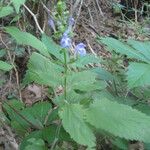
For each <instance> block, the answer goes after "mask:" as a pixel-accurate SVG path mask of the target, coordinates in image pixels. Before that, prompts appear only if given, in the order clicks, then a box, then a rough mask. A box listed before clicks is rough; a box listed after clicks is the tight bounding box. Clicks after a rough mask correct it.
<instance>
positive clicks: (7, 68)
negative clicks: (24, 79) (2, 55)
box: [0, 60, 13, 71]
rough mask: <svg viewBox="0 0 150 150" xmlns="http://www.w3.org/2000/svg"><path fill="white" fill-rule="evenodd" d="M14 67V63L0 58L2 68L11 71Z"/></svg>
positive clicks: (0, 68) (0, 67)
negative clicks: (11, 63)
mask: <svg viewBox="0 0 150 150" xmlns="http://www.w3.org/2000/svg"><path fill="white" fill-rule="evenodd" d="M12 68H13V66H12V65H10V64H8V63H6V62H4V61H1V60H0V70H3V71H10V70H11V69H12Z"/></svg>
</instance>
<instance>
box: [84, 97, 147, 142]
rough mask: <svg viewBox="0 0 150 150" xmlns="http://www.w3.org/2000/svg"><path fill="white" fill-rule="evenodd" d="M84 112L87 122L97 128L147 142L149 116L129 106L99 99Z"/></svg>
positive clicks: (122, 136)
mask: <svg viewBox="0 0 150 150" xmlns="http://www.w3.org/2000/svg"><path fill="white" fill-rule="evenodd" d="M85 114H86V120H87V122H89V123H90V124H91V125H93V126H95V127H96V128H97V129H102V130H104V131H107V132H109V133H111V134H113V135H115V136H118V137H121V138H125V139H130V140H139V141H144V142H149V139H150V130H149V126H150V117H148V116H147V115H145V114H144V113H141V112H139V111H138V110H136V109H133V108H132V107H130V106H127V105H123V104H119V103H116V102H112V101H110V100H107V99H100V100H99V101H98V100H97V101H94V103H93V104H92V105H91V106H90V107H89V108H88V109H87V111H86V112H85Z"/></svg>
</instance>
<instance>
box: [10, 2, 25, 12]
mask: <svg viewBox="0 0 150 150" xmlns="http://www.w3.org/2000/svg"><path fill="white" fill-rule="evenodd" d="M11 1H12V2H13V5H14V7H15V10H16V12H17V13H19V9H20V6H21V5H23V4H24V3H25V1H26V0H11Z"/></svg>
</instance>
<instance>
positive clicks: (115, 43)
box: [99, 37, 149, 62]
mask: <svg viewBox="0 0 150 150" xmlns="http://www.w3.org/2000/svg"><path fill="white" fill-rule="evenodd" d="M99 41H100V42H101V43H103V44H105V45H106V46H107V47H108V50H110V51H112V50H114V51H116V52H117V53H120V54H123V55H127V56H128V57H129V58H134V59H138V60H141V61H145V62H149V59H147V58H146V57H145V56H144V55H143V54H142V53H141V52H139V51H137V50H136V49H134V48H133V47H131V46H129V45H128V44H127V43H123V42H121V41H119V40H116V39H114V38H110V37H106V38H100V40H99Z"/></svg>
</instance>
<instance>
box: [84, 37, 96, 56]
mask: <svg viewBox="0 0 150 150" xmlns="http://www.w3.org/2000/svg"><path fill="white" fill-rule="evenodd" d="M85 40H86V42H87V45H88V47H89V49H90V51H91V52H92V54H94V55H95V56H97V54H96V53H95V52H94V50H93V49H92V47H91V45H90V43H89V41H88V40H87V39H85Z"/></svg>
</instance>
